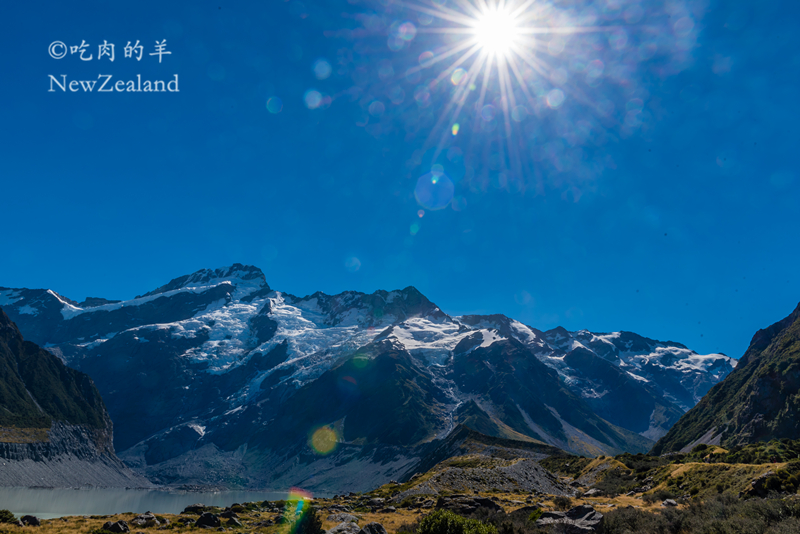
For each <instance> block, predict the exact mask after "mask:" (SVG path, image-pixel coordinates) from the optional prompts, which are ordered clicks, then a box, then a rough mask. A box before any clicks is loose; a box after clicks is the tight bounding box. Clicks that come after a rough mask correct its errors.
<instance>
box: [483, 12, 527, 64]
mask: <svg viewBox="0 0 800 534" xmlns="http://www.w3.org/2000/svg"><path fill="white" fill-rule="evenodd" d="M474 31H475V39H476V40H477V41H478V44H479V45H480V46H481V47H482V48H483V49H484V50H486V51H487V52H488V53H490V54H496V55H501V56H504V55H507V54H508V53H509V52H511V50H512V49H513V48H514V45H515V43H516V40H517V35H518V34H519V28H518V27H517V21H516V19H515V18H514V17H513V16H512V15H511V13H510V12H508V11H506V10H504V9H502V8H500V7H494V8H489V9H487V10H485V11H484V12H483V13H482V14H481V16H480V17H478V19H477V20H476V22H475V28H474Z"/></svg>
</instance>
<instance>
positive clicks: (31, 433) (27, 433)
mask: <svg viewBox="0 0 800 534" xmlns="http://www.w3.org/2000/svg"><path fill="white" fill-rule="evenodd" d="M47 430H48V429H47V428H13V427H0V443H36V442H37V441H50V436H48V435H47Z"/></svg>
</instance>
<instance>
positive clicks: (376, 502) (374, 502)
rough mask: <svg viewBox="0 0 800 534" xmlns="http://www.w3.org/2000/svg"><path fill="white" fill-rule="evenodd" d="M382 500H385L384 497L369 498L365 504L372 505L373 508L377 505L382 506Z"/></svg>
mask: <svg viewBox="0 0 800 534" xmlns="http://www.w3.org/2000/svg"><path fill="white" fill-rule="evenodd" d="M384 500H385V499H381V498H380V497H376V498H374V499H370V500H369V501H368V502H367V505H368V506H371V507H373V508H377V507H378V506H383V503H384Z"/></svg>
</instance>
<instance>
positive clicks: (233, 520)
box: [225, 517, 243, 527]
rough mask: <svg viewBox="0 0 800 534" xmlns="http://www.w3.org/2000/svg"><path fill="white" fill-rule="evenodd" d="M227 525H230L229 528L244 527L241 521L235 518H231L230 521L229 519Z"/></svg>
mask: <svg viewBox="0 0 800 534" xmlns="http://www.w3.org/2000/svg"><path fill="white" fill-rule="evenodd" d="M225 524H226V525H228V526H229V527H241V526H243V525H242V522H241V521H239V520H238V519H236V518H235V517H231V518H230V519H228V521H227V522H226V523H225Z"/></svg>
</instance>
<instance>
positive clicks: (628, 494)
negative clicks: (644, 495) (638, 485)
mask: <svg viewBox="0 0 800 534" xmlns="http://www.w3.org/2000/svg"><path fill="white" fill-rule="evenodd" d="M634 495H636V492H635V491H629V492H628V493H626V494H625V496H626V497H633V496H634Z"/></svg>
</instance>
